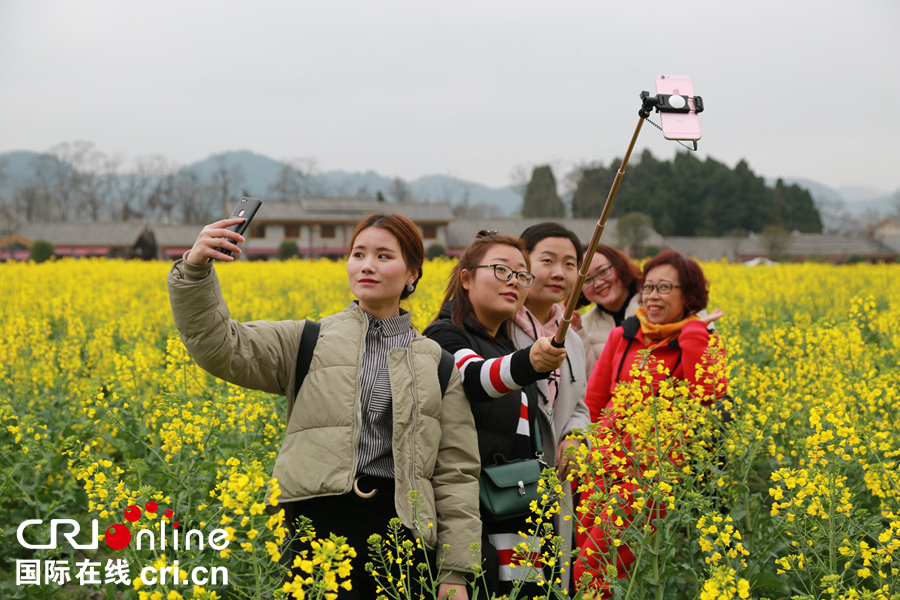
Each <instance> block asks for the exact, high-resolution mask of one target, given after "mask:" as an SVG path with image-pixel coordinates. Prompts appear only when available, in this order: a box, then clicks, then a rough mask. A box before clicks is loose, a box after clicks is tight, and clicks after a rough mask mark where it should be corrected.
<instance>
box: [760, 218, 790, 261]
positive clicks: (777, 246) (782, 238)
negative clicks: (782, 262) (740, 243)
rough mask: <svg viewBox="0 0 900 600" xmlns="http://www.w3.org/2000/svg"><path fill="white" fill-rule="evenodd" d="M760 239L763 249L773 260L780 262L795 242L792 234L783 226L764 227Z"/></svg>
mask: <svg viewBox="0 0 900 600" xmlns="http://www.w3.org/2000/svg"><path fill="white" fill-rule="evenodd" d="M760 237H761V238H762V246H763V248H765V250H766V253H767V254H768V255H769V258H770V259H772V260H779V259H780V258H781V257H782V256H784V254H785V253H786V252H787V250H788V248H790V247H791V243H792V242H793V241H794V240H793V238H792V237H791V232H790V231H788V230H787V229H785V228H784V227H782V226H781V225H766V226H765V227H763V230H762V233H761V234H760Z"/></svg>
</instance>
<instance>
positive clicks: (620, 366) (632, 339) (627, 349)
mask: <svg viewBox="0 0 900 600" xmlns="http://www.w3.org/2000/svg"><path fill="white" fill-rule="evenodd" d="M633 341H634V338H628V344H627V345H626V346H625V352H623V353H622V360H621V361H619V370H618V371H616V383H619V378H620V377H621V376H622V367H623V366H624V365H625V357H626V356H628V351H629V350H631V342H633Z"/></svg>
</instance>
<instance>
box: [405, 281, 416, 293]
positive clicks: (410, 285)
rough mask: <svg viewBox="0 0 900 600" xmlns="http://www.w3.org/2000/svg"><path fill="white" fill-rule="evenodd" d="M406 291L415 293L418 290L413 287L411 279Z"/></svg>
mask: <svg viewBox="0 0 900 600" xmlns="http://www.w3.org/2000/svg"><path fill="white" fill-rule="evenodd" d="M406 291H407V292H414V291H416V288H415V287H413V282H412V280H411V279H410V281H409V283H408V284H407V285H406Z"/></svg>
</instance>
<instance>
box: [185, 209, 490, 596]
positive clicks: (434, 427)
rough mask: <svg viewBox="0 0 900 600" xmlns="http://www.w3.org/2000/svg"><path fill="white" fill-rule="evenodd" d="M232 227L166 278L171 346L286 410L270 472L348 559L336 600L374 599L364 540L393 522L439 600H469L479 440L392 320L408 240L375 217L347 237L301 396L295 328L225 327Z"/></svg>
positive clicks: (406, 271) (416, 340)
mask: <svg viewBox="0 0 900 600" xmlns="http://www.w3.org/2000/svg"><path fill="white" fill-rule="evenodd" d="M241 221H242V219H225V220H222V221H218V222H216V223H213V224H211V225H208V226H206V227H204V228H203V230H202V231H201V232H200V235H199V236H198V237H197V241H196V242H195V243H194V246H193V248H191V250H190V251H189V252H187V253H186V254H185V256H184V257H183V258H182V259H180V260H178V261H177V262H176V263H175V264H174V265H173V266H172V268H171V270H170V271H169V276H168V285H169V297H170V300H171V304H172V312H173V315H174V317H175V324H176V326H177V327H178V331H179V333H180V334H181V339H182V341H183V342H184V344H185V346H186V347H187V349H188V351H189V352H190V354H191V356H192V357H193V358H194V360H196V361H197V363H198V364H199V365H200V366H201V367H202V368H203V369H205V370H206V371H208V372H210V373H212V374H213V375H215V376H216V377H219V378H220V379H224V380H225V381H229V382H231V383H234V384H236V385H240V386H243V387H247V388H252V389H258V390H262V391H265V392H269V393H273V394H284V395H285V396H286V397H287V399H288V402H287V432H286V436H285V439H284V442H283V444H282V447H281V451H280V452H279V454H278V457H277V459H276V462H275V470H274V475H275V476H276V477H277V478H278V482H279V485H280V487H281V490H282V496H281V498H280V502H282V503H289V504H290V505H291V506H290V508H291V509H292V511H291V512H293V514H297V515H305V516H307V517H309V518H310V519H312V523H313V525H314V526H315V528H316V530H317V531H318V532H319V533H320V534H327V533H335V534H337V535H341V536H345V537H346V538H347V540H348V543H349V544H350V545H351V546H353V547H354V548H355V549H356V551H357V557H356V558H355V559H354V560H353V571H352V574H351V583H352V589H351V590H344V589H341V590H340V592H339V596H338V598H339V599H351V598H363V599H366V600H368V599H370V598H375V597H376V596H377V592H376V582H375V580H374V579H373V578H372V577H371V576H370V575H369V574H367V573H366V572H365V570H364V564H365V563H366V562H367V560H368V558H367V544H366V540H367V538H368V537H369V536H370V535H371V534H373V533H382V534H384V533H385V531H386V529H387V524H388V520H389V519H390V518H392V517H399V518H400V520H401V521H402V522H403V524H404V525H405V526H406V527H408V528H410V529H411V530H412V533H413V535H415V536H417V537H421V539H422V542H423V543H424V545H426V546H427V547H429V548H432V549H434V548H437V551H438V557H437V558H438V560H439V562H440V564H441V565H442V572H441V575H440V576H441V577H442V578H443V579H442V581H443V582H442V583H441V585H440V589H439V597H440V598H443V597H445V596H446V595H447V594H448V593H449V591H450V590H451V589H455V590H456V596H455V598H467V597H468V596H467V593H466V587H465V577H466V576H467V575H468V574H471V572H472V564H473V563H477V562H478V561H479V558H478V556H477V554H475V555H474V556H473V552H472V550H471V549H470V546H471V545H472V544H473V543H477V542H480V540H481V523H480V520H479V515H478V474H479V468H480V467H479V457H478V455H477V453H476V452H475V448H476V440H477V438H476V433H475V424H474V421H473V419H472V413H471V411H470V409H469V405H468V402H467V400H466V396H465V392H464V391H463V387H462V381H461V378H460V377H459V375H458V373H457V372H456V370H455V369H452V370H451V371H452V372H451V375H450V379H449V382H448V384H447V387H446V391H445V392H444V393H443V394H442V393H441V385H440V382H439V378H438V364H439V361H440V359H441V348H440V347H439V346H438V344H436V343H435V342H434V341H432V340H429V339H427V338H425V337H424V336H422V335H421V334H420V333H418V332H416V331H415V330H414V329H413V328H412V324H411V321H410V315H409V313H408V312H407V311H405V310H403V309H402V308H400V301H401V300H403V299H405V298H407V297H408V296H409V295H410V294H412V293H413V292H414V291H415V288H416V285H417V284H418V281H419V280H420V278H421V276H422V263H423V259H424V253H423V244H422V237H421V235H420V234H419V231H418V229H417V228H416V226H415V225H414V224H413V223H412V222H411V221H410V220H409V219H406V218H405V217H402V216H399V215H372V216H370V217H367V218H366V219H364V220H363V221H361V222H360V223H359V224H358V225H357V227H356V230H355V231H354V232H353V237H352V239H351V243H350V256H349V258H348V259H347V278H348V283H349V286H350V290H351V292H352V293H353V295H354V296H356V298H357V299H356V300H354V301H353V302H351V304H350V306H349V307H348V308H347V309H345V310H344V311H343V312H341V313H338V314H335V315H331V316H328V317H325V318H323V319H322V320H321V329H320V331H319V335H318V340H317V342H316V346H315V351H314V353H313V357H312V362H311V364H310V369H309V372H308V375H307V376H306V378H305V380H304V381H303V383H302V385H301V386H300V389H299V390H298V389H295V387H296V382H295V381H294V379H295V365H296V359H297V353H298V349H299V347H300V339H301V335H302V333H303V328H304V325H305V323H306V322H305V321H254V322H250V323H241V322H238V321H235V320H232V319H230V318H229V312H228V307H227V305H226V304H225V300H224V299H223V296H222V290H221V287H220V286H219V281H218V278H217V277H216V272H215V269H214V268H213V266H212V264H211V262H210V260H211V259H216V260H221V261H231V260H234V259H233V258H232V257H231V256H228V255H226V254H224V253H222V252H221V251H220V250H218V249H227V250H230V251H231V252H232V253H239V252H240V251H241V250H240V248H238V246H237V245H236V244H237V243H239V242H242V241H244V238H243V237H242V236H241V235H240V234H237V233H235V232H233V231H230V230H227V229H226V227H228V226H231V225H235V224H237V223H239V222H241ZM223 238H224V239H223ZM217 248H218V249H217ZM394 440H404V443H402V444H394V443H393V441H394ZM413 491H415V492H417V496H418V498H419V499H420V502H419V506H418V509H417V511H416V508H415V507H413V506H412V505H411V503H410V500H409V494H410V492H413ZM432 524H433V525H434V526H433V527H432V526H431V525H432Z"/></svg>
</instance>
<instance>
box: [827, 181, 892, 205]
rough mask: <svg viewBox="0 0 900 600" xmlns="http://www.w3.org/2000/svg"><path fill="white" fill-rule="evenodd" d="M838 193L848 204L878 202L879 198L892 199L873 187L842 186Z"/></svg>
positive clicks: (839, 187) (887, 194)
mask: <svg viewBox="0 0 900 600" xmlns="http://www.w3.org/2000/svg"><path fill="white" fill-rule="evenodd" d="M837 190H838V192H840V193H841V196H843V197H844V199H845V200H846V201H847V202H850V203H856V202H867V201H869V200H878V199H879V198H887V197H890V194H889V193H887V192H885V191H884V190H879V189H878V188H876V187H872V186H871V185H840V186H838V188H837Z"/></svg>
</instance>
